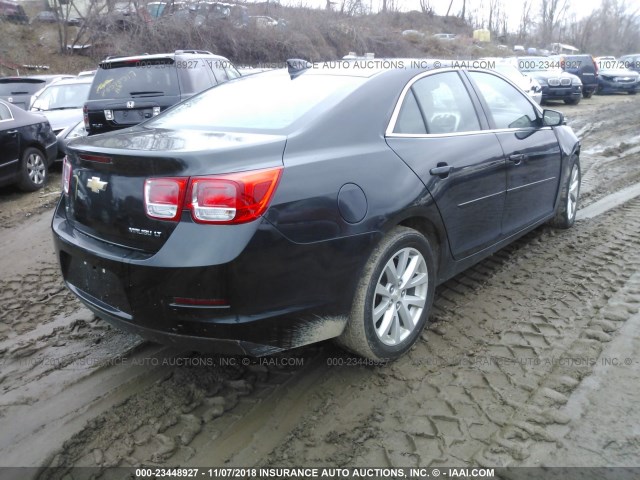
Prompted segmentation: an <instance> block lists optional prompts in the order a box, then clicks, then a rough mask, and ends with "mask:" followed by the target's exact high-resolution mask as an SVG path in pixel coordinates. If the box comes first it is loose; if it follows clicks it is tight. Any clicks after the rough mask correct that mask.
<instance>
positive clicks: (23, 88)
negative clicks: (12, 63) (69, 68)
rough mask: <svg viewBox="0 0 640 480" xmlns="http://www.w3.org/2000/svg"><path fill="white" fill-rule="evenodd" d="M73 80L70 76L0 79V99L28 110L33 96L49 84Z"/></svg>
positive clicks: (33, 76)
mask: <svg viewBox="0 0 640 480" xmlns="http://www.w3.org/2000/svg"><path fill="white" fill-rule="evenodd" d="M65 78H73V76H72V75H32V76H29V77H2V78H0V99H1V100H5V101H7V102H9V103H12V104H13V105H15V106H16V107H20V108H22V109H23V110H28V109H29V105H30V104H31V101H32V100H33V98H32V97H33V96H34V95H36V94H37V93H38V92H39V91H40V90H42V89H43V88H44V87H46V86H47V85H49V84H50V83H53V82H57V81H58V80H63V79H65Z"/></svg>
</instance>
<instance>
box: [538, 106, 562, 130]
mask: <svg viewBox="0 0 640 480" xmlns="http://www.w3.org/2000/svg"><path fill="white" fill-rule="evenodd" d="M542 122H543V124H544V126H545V127H557V126H560V125H564V123H565V122H564V115H562V113H560V112H557V111H555V110H544V111H543V112H542Z"/></svg>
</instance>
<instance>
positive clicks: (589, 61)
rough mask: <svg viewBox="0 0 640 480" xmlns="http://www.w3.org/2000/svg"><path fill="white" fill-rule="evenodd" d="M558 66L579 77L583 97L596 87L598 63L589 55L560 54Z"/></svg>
mask: <svg viewBox="0 0 640 480" xmlns="http://www.w3.org/2000/svg"><path fill="white" fill-rule="evenodd" d="M560 68H562V69H563V70H564V71H565V72H569V73H572V74H573V75H575V76H577V77H578V78H580V80H581V81H582V96H583V97H584V98H591V95H593V93H594V92H595V91H596V90H597V89H598V64H597V63H596V61H595V60H594V59H593V57H592V56H591V55H561V56H560Z"/></svg>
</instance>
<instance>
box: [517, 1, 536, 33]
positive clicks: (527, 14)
mask: <svg viewBox="0 0 640 480" xmlns="http://www.w3.org/2000/svg"><path fill="white" fill-rule="evenodd" d="M531 23H532V21H531V0H524V1H523V2H522V14H521V15H520V25H519V26H518V32H517V38H518V42H519V43H524V42H525V41H526V40H527V38H528V37H529V27H530V26H531Z"/></svg>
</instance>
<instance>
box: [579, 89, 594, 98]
mask: <svg viewBox="0 0 640 480" xmlns="http://www.w3.org/2000/svg"><path fill="white" fill-rule="evenodd" d="M593 92H594V90H591V91H590V92H582V97H583V98H591V97H592V96H593Z"/></svg>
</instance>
